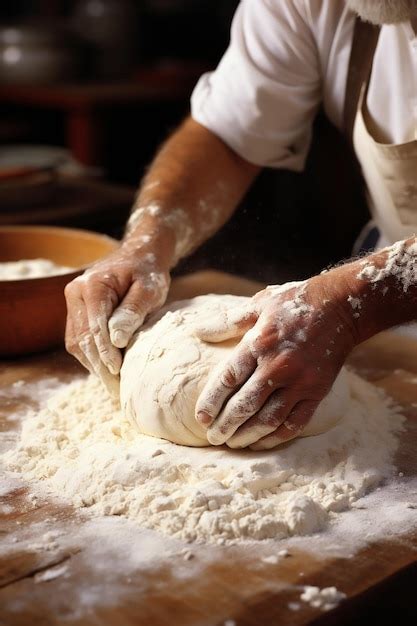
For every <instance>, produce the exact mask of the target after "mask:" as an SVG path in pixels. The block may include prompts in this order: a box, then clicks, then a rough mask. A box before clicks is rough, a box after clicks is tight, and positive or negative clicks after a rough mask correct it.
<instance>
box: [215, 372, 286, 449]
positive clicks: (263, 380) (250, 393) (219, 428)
mask: <svg viewBox="0 0 417 626" xmlns="http://www.w3.org/2000/svg"><path fill="white" fill-rule="evenodd" d="M269 369H270V368H266V367H260V366H258V367H257V368H256V370H255V371H254V373H253V374H252V376H251V377H250V378H249V379H248V380H247V381H246V382H245V384H244V385H243V386H242V387H241V388H240V389H239V390H238V391H237V392H236V393H235V394H234V395H233V396H232V397H231V398H230V400H229V401H228V402H227V403H226V405H225V406H224V408H223V410H222V412H221V413H220V415H219V416H218V417H217V419H216V420H215V421H214V422H213V424H212V425H211V426H210V428H209V429H208V431H207V438H208V440H209V442H210V443H211V444H212V445H222V444H223V443H225V442H226V441H228V440H229V439H230V438H231V437H232V436H233V435H234V433H235V432H236V431H237V430H238V429H240V428H241V427H242V425H243V424H245V423H246V422H247V421H248V420H249V421H252V420H251V418H252V417H253V416H254V415H255V414H257V413H259V411H260V410H261V409H262V407H263V406H264V404H265V402H266V401H267V400H268V398H269V397H270V396H271V394H272V393H273V392H274V383H273V381H272V379H270V378H269V377H268V371H269ZM274 395H276V392H275V394H274ZM276 427H277V426H276ZM268 432H271V430H269V431H268ZM258 438H259V437H258Z"/></svg>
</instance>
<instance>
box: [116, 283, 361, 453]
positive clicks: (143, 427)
mask: <svg viewBox="0 0 417 626" xmlns="http://www.w3.org/2000/svg"><path fill="white" fill-rule="evenodd" d="M247 300H248V298H243V297H239V296H218V295H208V296H199V297H197V298H193V299H191V300H183V301H181V302H175V303H173V304H170V305H168V306H166V307H165V308H164V309H162V310H161V311H159V312H158V313H157V314H156V315H154V316H152V318H150V320H149V322H148V323H147V324H145V325H144V326H143V327H142V328H141V330H140V331H139V332H138V333H137V335H136V336H135V337H134V339H133V340H132V342H131V344H130V346H129V348H128V350H127V351H126V355H125V358H124V362H123V366H122V371H121V380H120V399H121V405H122V410H123V411H124V413H125V415H126V416H127V417H128V418H129V420H130V421H131V422H132V423H133V424H135V425H136V426H137V428H138V429H139V431H140V432H141V433H143V434H146V435H151V436H153V437H160V438H162V439H168V440H169V441H172V442H174V443H178V444H182V445H187V446H209V445H210V443H209V442H208V441H207V437H206V431H205V430H204V428H202V427H201V426H200V425H199V424H198V423H197V422H196V420H195V418H194V408H195V404H196V401H197V398H198V396H199V394H200V392H201V391H202V389H203V387H204V385H205V383H206V381H207V378H208V376H209V374H210V372H212V371H213V369H214V368H215V367H216V366H218V365H219V363H220V362H221V361H223V360H224V359H226V358H227V357H229V356H230V353H231V351H232V350H233V348H234V347H235V346H236V344H237V341H236V340H230V341H225V342H223V343H217V344H215V343H206V342H203V341H201V340H200V339H198V338H197V337H196V336H195V335H194V334H193V327H194V326H196V325H197V324H198V325H199V326H203V325H204V320H207V321H212V320H213V319H214V318H216V317H217V316H220V317H224V316H225V315H227V311H228V310H230V309H231V308H234V307H236V306H241V305H242V304H244V303H245V302H246V301H247ZM349 400H350V395H349V389H348V384H347V382H346V374H345V371H344V370H343V369H342V371H341V373H340V374H339V376H338V377H337V379H336V381H335V383H334V385H333V388H332V390H331V391H330V393H329V394H328V395H327V396H326V398H324V400H323V401H322V402H321V404H320V405H319V407H318V409H317V411H316V413H315V414H314V416H313V418H312V419H311V420H310V423H309V424H308V425H307V427H306V429H305V430H304V432H303V436H308V435H317V434H319V433H322V432H325V431H326V430H329V429H330V428H332V427H333V426H334V425H335V424H336V423H337V422H338V421H339V420H340V419H341V418H342V417H343V415H344V413H345V412H346V409H347V406H348V404H349Z"/></svg>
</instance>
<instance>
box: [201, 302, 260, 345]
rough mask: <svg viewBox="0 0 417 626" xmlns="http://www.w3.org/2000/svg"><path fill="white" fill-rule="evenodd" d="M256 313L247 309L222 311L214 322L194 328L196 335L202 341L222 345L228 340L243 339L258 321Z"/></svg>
mask: <svg viewBox="0 0 417 626" xmlns="http://www.w3.org/2000/svg"><path fill="white" fill-rule="evenodd" d="M257 318H258V316H257V314H256V312H255V311H253V310H251V309H249V310H248V309H247V308H244V309H243V308H241V309H231V310H229V311H221V313H219V315H218V317H215V318H214V319H213V320H210V321H207V322H204V324H201V325H199V324H198V323H197V324H195V326H194V329H193V330H194V334H195V335H196V336H197V337H198V338H199V339H201V340H202V341H207V342H208V343H220V342H221V341H227V340H228V339H235V338H237V337H243V335H244V334H245V333H246V332H247V331H248V330H249V329H250V328H252V327H253V326H254V324H255V323H256V321H257Z"/></svg>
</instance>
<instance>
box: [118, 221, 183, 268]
mask: <svg viewBox="0 0 417 626" xmlns="http://www.w3.org/2000/svg"><path fill="white" fill-rule="evenodd" d="M121 250H122V253H123V254H124V255H127V256H129V257H130V258H131V259H132V260H133V261H134V262H138V263H139V262H142V261H143V260H144V259H145V258H146V259H148V263H149V264H150V265H154V266H155V269H157V270H159V271H166V272H169V271H170V270H171V269H172V268H173V267H174V265H175V234H174V233H173V232H172V230H171V229H168V228H164V225H163V224H158V223H157V221H156V220H155V219H153V220H152V223H149V220H147V221H146V223H143V224H140V225H138V226H137V227H136V228H135V229H134V230H131V231H130V232H127V233H126V234H125V236H124V238H123V240H122V244H121Z"/></svg>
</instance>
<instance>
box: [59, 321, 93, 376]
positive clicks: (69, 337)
mask: <svg viewBox="0 0 417 626" xmlns="http://www.w3.org/2000/svg"><path fill="white" fill-rule="evenodd" d="M74 337H76V334H75V332H74V326H73V322H72V318H71V317H69V316H68V317H67V323H66V328H65V347H66V350H67V352H68V353H69V354H72V356H74V357H75V358H76V359H77V360H78V361H79V362H80V363H81V365H83V367H85V369H86V370H88V371H89V372H90V373H91V374H92V373H93V367H92V365H91V363H89V362H88V361H87V359H86V357H85V355H84V354H83V352H81V350H80V346H79V343H78V340H77V341H75V340H74Z"/></svg>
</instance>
